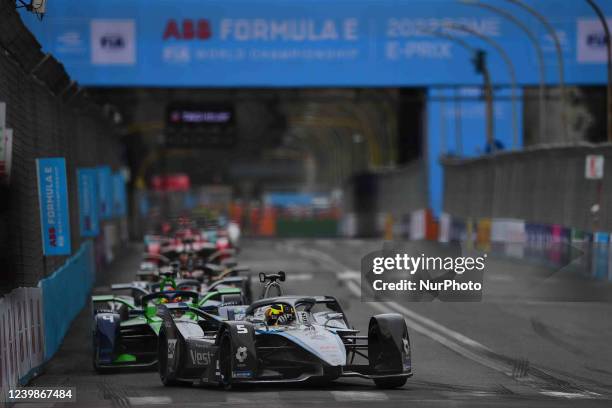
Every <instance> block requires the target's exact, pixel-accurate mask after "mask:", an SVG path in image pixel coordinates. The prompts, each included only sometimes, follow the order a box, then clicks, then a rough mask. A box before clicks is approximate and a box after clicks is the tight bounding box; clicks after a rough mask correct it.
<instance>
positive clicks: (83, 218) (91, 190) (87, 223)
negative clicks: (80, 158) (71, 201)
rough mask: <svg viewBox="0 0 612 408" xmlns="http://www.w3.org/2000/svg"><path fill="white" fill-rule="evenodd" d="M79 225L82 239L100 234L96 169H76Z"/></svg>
mask: <svg viewBox="0 0 612 408" xmlns="http://www.w3.org/2000/svg"><path fill="white" fill-rule="evenodd" d="M77 183H78V188H79V224H80V231H81V236H82V237H95V236H98V234H99V233H100V220H99V215H98V212H99V209H100V207H99V201H98V172H97V170H96V169H92V168H89V169H78V170H77Z"/></svg>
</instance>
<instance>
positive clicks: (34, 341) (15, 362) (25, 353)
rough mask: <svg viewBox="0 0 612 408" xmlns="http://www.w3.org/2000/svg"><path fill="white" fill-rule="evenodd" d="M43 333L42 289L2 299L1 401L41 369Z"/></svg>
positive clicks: (13, 292)
mask: <svg viewBox="0 0 612 408" xmlns="http://www.w3.org/2000/svg"><path fill="white" fill-rule="evenodd" d="M43 329H44V325H43V311H42V291H41V289H40V288H18V289H15V290H13V291H12V292H11V293H9V294H8V295H6V296H4V297H3V298H2V299H0V344H2V349H0V395H1V397H0V400H2V401H6V393H7V392H8V389H10V388H14V387H16V386H18V385H20V384H22V383H24V382H26V381H27V380H28V379H29V378H30V377H31V376H32V375H33V374H35V372H36V369H37V368H38V367H40V366H41V365H42V363H43V359H44V338H43V332H44V330H43Z"/></svg>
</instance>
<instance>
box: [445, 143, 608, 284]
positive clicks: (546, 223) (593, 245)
mask: <svg viewBox="0 0 612 408" xmlns="http://www.w3.org/2000/svg"><path fill="white" fill-rule="evenodd" d="M587 156H591V157H590V158H589V160H587ZM592 156H599V157H597V159H596V162H594V161H593V157H592ZM611 160H612V145H610V144H603V145H597V146H594V145H573V146H553V147H539V148H532V149H527V150H525V151H521V152H508V153H498V154H494V155H489V156H484V157H480V158H476V159H468V160H465V159H449V158H446V159H443V161H442V162H443V165H444V172H445V177H444V189H445V192H444V211H445V213H444V214H442V215H441V217H440V240H441V241H449V240H458V241H462V242H465V243H466V244H467V245H473V246H474V247H479V248H481V249H485V250H488V251H493V252H496V253H500V254H502V255H505V256H509V257H512V258H517V259H523V260H525V259H528V260H536V261H544V262H547V263H550V264H551V265H554V266H562V265H567V264H568V263H569V262H570V261H573V262H574V264H575V266H577V267H578V268H579V269H580V270H581V271H582V272H583V273H585V274H586V275H588V276H590V277H592V278H594V279H597V280H609V281H612V246H611V243H612V234H611V233H610V232H609V231H612V209H611V208H610V205H611V204H612V199H611V195H612V183H610V181H609V180H612V166H610V165H609V164H607V163H610V162H611ZM600 165H603V168H600V167H599V166H600ZM587 175H588V176H589V177H587Z"/></svg>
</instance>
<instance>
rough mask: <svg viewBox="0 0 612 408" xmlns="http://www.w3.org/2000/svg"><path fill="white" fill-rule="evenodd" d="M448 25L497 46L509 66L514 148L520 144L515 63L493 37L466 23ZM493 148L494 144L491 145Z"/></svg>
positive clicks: (494, 46)
mask: <svg viewBox="0 0 612 408" xmlns="http://www.w3.org/2000/svg"><path fill="white" fill-rule="evenodd" d="M446 27H448V28H452V29H454V30H459V31H463V32H465V33H468V34H471V35H473V36H475V37H478V38H480V39H481V40H483V41H484V42H486V43H487V44H489V45H490V46H491V47H493V48H495V49H496V50H497V52H499V54H500V55H501V56H502V58H503V59H504V61H505V63H506V65H507V66H508V72H509V73H510V82H511V99H512V148H513V149H514V148H516V146H517V145H518V125H517V122H518V119H517V109H516V71H515V69H514V64H513V63H512V59H510V56H509V55H508V54H507V53H506V51H505V50H504V49H503V47H502V46H501V45H499V44H498V43H497V42H496V41H493V40H492V39H491V38H489V37H487V36H486V35H483V34H481V33H479V32H478V31H476V30H474V29H472V28H470V27H468V26H466V25H464V24H448V25H447V26H446ZM491 146H492V147H491V148H492V149H493V145H491Z"/></svg>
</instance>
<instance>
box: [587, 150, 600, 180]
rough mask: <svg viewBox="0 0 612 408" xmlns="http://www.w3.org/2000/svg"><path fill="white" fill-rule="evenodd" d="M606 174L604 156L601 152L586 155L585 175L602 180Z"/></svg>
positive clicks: (589, 178) (590, 178)
mask: <svg viewBox="0 0 612 408" xmlns="http://www.w3.org/2000/svg"><path fill="white" fill-rule="evenodd" d="M603 175H604V157H603V156H602V155H601V154H589V155H588V156H587V157H586V163H585V168H584V177H586V179H587V180H601V179H602V178H603Z"/></svg>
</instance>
